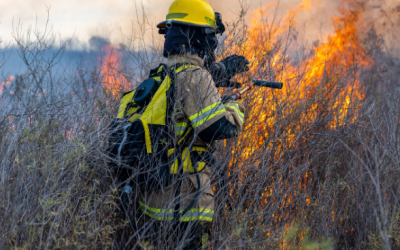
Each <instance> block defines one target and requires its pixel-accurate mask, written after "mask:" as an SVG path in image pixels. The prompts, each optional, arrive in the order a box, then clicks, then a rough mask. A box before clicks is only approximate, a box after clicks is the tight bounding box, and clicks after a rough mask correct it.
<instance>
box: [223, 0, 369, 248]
mask: <svg viewBox="0 0 400 250" xmlns="http://www.w3.org/2000/svg"><path fill="white" fill-rule="evenodd" d="M350 1H351V0H350ZM342 3H343V2H342ZM342 5H343V4H342ZM269 7H271V5H269V6H268V7H265V8H261V9H260V10H258V11H256V12H255V13H254V14H253V22H252V26H251V27H250V29H249V32H248V39H247V40H245V41H244V42H241V43H240V42H239V43H236V45H237V46H236V47H233V48H232V47H229V48H228V51H227V53H228V54H239V55H243V56H245V57H246V58H247V59H249V61H250V62H252V65H251V69H250V72H249V74H248V75H247V76H245V77H243V79H242V80H243V81H250V80H251V79H252V78H253V77H254V76H256V77H259V78H264V79H270V80H276V81H282V82H284V89H282V90H280V91H277V90H269V89H261V88H256V89H255V90H252V91H251V92H249V93H247V95H246V96H245V98H244V99H245V101H246V104H247V105H246V106H247V110H246V114H247V119H246V123H245V125H244V129H243V132H242V134H241V136H240V138H239V140H238V143H237V144H235V145H234V147H233V151H232V153H233V157H232V161H231V163H230V168H231V171H232V172H236V173H238V175H239V181H240V182H243V183H244V182H245V180H246V178H247V177H249V174H248V172H249V171H248V170H247V166H248V165H250V164H251V165H252V166H260V167H263V164H262V163H261V162H260V160H259V159H260V158H262V157H261V156H260V155H261V154H262V153H263V152H265V150H266V149H267V150H270V151H272V152H274V153H273V154H272V155H273V157H272V158H271V159H268V160H269V161H270V162H272V163H274V162H275V163H277V162H278V163H279V161H283V160H281V159H282V157H283V154H284V153H285V151H286V150H289V149H291V148H293V147H296V145H297V144H298V143H299V142H298V141H297V140H298V137H299V135H301V134H302V133H303V131H304V130H306V129H307V128H308V127H309V126H310V125H313V126H315V124H318V126H319V127H320V128H321V129H322V130H327V129H337V128H339V127H341V126H345V125H347V124H351V123H354V122H355V121H356V120H357V111H358V110H359V108H358V107H360V103H361V101H362V100H363V98H364V92H363V88H362V84H361V82H360V80H359V73H358V72H359V69H363V68H367V67H368V66H369V65H371V64H372V63H373V60H372V59H371V58H370V57H369V56H368V53H367V52H366V50H365V49H364V48H363V46H362V45H361V44H362V42H361V38H360V36H359V34H358V31H359V30H358V27H359V26H358V25H359V16H360V14H361V13H363V11H364V10H363V8H362V7H361V6H358V7H359V8H356V9H355V10H351V11H350V10H348V9H346V8H344V7H343V6H342V7H340V9H339V11H340V16H338V17H333V18H332V22H333V25H334V30H335V32H334V33H333V34H331V35H329V36H328V37H326V39H325V40H324V41H322V42H320V43H319V44H317V45H315V46H314V47H313V48H312V49H311V53H310V54H308V55H303V56H302V57H301V60H299V59H298V58H297V59H296V60H295V58H294V57H293V56H291V54H295V53H296V52H297V51H296V49H295V48H293V47H291V46H289V45H287V44H288V43H290V35H291V32H292V29H293V26H295V16H296V14H297V13H298V12H299V11H300V10H304V11H308V10H310V9H311V7H312V6H311V3H310V0H305V1H303V3H302V4H301V5H300V6H299V7H297V8H296V9H294V10H290V11H288V14H287V16H286V17H285V18H284V19H283V22H282V23H283V24H271V23H267V22H265V21H264V18H263V17H264V16H268V15H267V14H268V8H269ZM227 43H228V44H233V43H235V38H234V37H230V38H228V39H227ZM319 121H322V122H319ZM273 135H276V136H273ZM271 138H272V139H271ZM264 164H265V163H264ZM272 165H275V164H271V166H272ZM287 165H288V168H289V169H295V168H296V163H290V164H289V163H288V164H287ZM271 171H275V172H274V173H272V174H271V181H270V182H269V184H267V186H266V187H265V188H264V192H263V193H262V194H261V197H262V206H264V207H265V206H267V204H269V206H271V204H272V207H273V206H274V204H275V202H276V197H277V196H278V197H281V198H282V200H281V202H280V205H279V207H278V208H277V209H276V212H274V213H273V215H274V216H273V223H279V222H281V221H286V222H287V221H290V220H291V219H293V216H294V215H293V213H289V211H290V209H289V208H292V209H296V204H293V202H294V200H296V199H297V198H296V196H297V197H298V196H299V195H300V194H299V193H298V192H297V191H298V190H295V191H293V190H292V189H290V188H289V185H288V186H287V190H274V189H273V188H271V187H273V186H274V185H276V184H280V185H282V186H285V185H287V182H288V179H287V178H285V176H283V174H282V173H281V171H279V170H273V169H272V167H271ZM229 175H231V173H230V174H229ZM253 176H254V174H253ZM272 177H273V178H272ZM283 180H286V181H283ZM290 181H291V182H292V184H293V183H297V184H296V185H295V186H296V187H299V192H300V193H302V194H301V195H302V196H303V199H304V204H305V205H306V206H309V205H310V204H311V205H315V206H318V204H317V203H316V202H314V201H313V198H312V197H309V194H307V192H306V187H307V185H309V184H310V183H311V182H312V172H311V170H310V171H309V172H307V173H305V174H304V175H303V176H300V178H298V180H290ZM285 192H286V193H285ZM230 193H231V196H233V194H234V193H235V192H234V191H233V190H231V192H230ZM233 199H234V197H233ZM282 211H287V212H285V213H284V212H282ZM335 220H337V218H336V216H335V211H334V209H333V206H332V223H334V222H335ZM286 225H287V224H286ZM271 228H273V225H272V224H271ZM283 248H285V247H283Z"/></svg>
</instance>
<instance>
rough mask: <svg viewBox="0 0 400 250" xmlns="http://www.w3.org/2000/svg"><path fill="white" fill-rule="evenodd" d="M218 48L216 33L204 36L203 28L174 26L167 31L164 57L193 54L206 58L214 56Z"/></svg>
mask: <svg viewBox="0 0 400 250" xmlns="http://www.w3.org/2000/svg"><path fill="white" fill-rule="evenodd" d="M217 46H218V43H217V39H216V35H215V33H212V34H203V33H202V29H201V28H197V27H189V26H185V25H177V24H173V25H172V27H170V28H169V29H167V31H166V36H165V43H164V52H163V55H164V57H168V56H169V55H177V54H182V53H192V54H197V55H199V56H200V57H201V58H204V57H205V56H206V55H211V54H214V50H215V49H216V48H217Z"/></svg>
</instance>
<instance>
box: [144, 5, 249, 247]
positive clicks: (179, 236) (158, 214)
mask: <svg viewBox="0 0 400 250" xmlns="http://www.w3.org/2000/svg"><path fill="white" fill-rule="evenodd" d="M157 27H158V28H159V29H160V34H164V35H165V43H164V52H163V54H164V57H166V58H167V63H166V64H167V66H168V67H171V66H173V65H176V64H177V63H184V64H190V65H191V67H189V68H187V69H185V70H182V71H181V72H179V74H176V78H175V96H174V98H175V108H174V113H173V122H174V132H175V135H174V136H175V140H176V141H180V140H181V139H183V138H184V137H185V136H186V134H187V133H188V131H193V134H192V135H193V136H192V138H193V139H192V140H191V143H189V144H190V145H187V147H185V148H184V149H183V150H182V152H179V153H182V157H181V162H180V163H181V164H179V163H178V161H175V163H174V164H172V165H171V167H170V173H171V174H173V175H177V174H178V172H179V171H180V169H179V168H180V166H182V171H183V172H184V174H183V175H182V178H181V179H180V182H179V185H178V184H177V183H178V182H174V183H173V184H171V185H169V186H167V187H165V188H163V189H162V190H159V191H153V192H144V193H142V194H140V197H139V199H138V200H139V206H140V209H141V210H142V211H143V212H144V213H145V214H146V215H147V216H149V217H150V218H152V219H153V220H155V221H157V223H156V224H157V225H158V228H159V230H160V232H159V233H158V234H155V235H154V236H153V239H154V241H153V244H158V245H156V246H155V247H156V248H158V249H172V248H173V249H201V247H202V246H204V244H205V242H207V237H208V233H209V232H210V228H211V223H212V220H213V217H214V207H215V205H214V193H213V190H212V187H211V183H210V179H211V174H212V168H218V166H213V165H212V164H213V163H212V162H213V160H212V153H213V143H214V142H215V141H216V140H221V139H226V138H232V137H236V136H238V134H239V132H240V131H241V129H242V127H243V119H244V106H243V105H242V104H240V103H236V102H229V103H225V104H224V103H222V102H221V96H220V95H219V93H218V89H217V88H216V87H221V86H225V87H226V86H235V87H238V86H240V84H238V83H236V82H233V81H231V77H233V75H235V74H237V73H241V72H244V71H246V70H248V67H247V64H248V61H247V60H246V59H245V58H244V57H241V56H236V55H235V56H231V57H228V58H226V59H225V60H222V61H221V62H218V63H216V62H215V56H214V50H215V49H216V47H217V43H218V40H217V39H216V34H217V33H218V34H221V33H223V31H224V29H225V28H224V27H223V24H222V22H221V17H220V15H219V14H218V13H215V12H214V10H213V8H212V7H211V6H210V5H209V4H208V3H207V2H205V1H203V0H175V1H174V2H173V3H172V4H171V6H170V8H169V12H168V14H167V16H166V20H165V21H163V22H161V23H160V24H158V25H157ZM189 128H190V129H189ZM173 153H174V149H172V150H170V151H169V152H168V154H173ZM194 168H196V170H197V171H195V169H194ZM196 172H197V174H196ZM198 180H200V183H199V182H198ZM177 186H179V187H177ZM199 188H200V190H199ZM176 190H178V191H176ZM199 191H200V192H199ZM176 192H178V195H175V194H176ZM193 201H195V203H194V204H193ZM191 204H192V205H191ZM190 205H191V208H190V209H189V210H188V211H186V213H185V214H183V215H180V214H179V213H180V212H182V210H184V209H185V208H187V207H190ZM177 209H178V210H177ZM177 216H178V217H177ZM176 217H177V218H178V220H177V221H178V222H177V224H178V226H176V227H167V226H166V225H167V224H168V221H171V220H174V218H175V219H176ZM166 228H168V229H167V230H165V229H166ZM163 229H164V230H163ZM162 231H164V232H165V231H167V234H169V236H168V237H167V238H168V240H167V241H166V242H163V243H161V242H160V240H157V239H156V238H157V237H159V236H160V235H161V232H162ZM154 237H156V238H154ZM169 240H170V241H169ZM171 242H173V243H171ZM174 244H175V245H174Z"/></svg>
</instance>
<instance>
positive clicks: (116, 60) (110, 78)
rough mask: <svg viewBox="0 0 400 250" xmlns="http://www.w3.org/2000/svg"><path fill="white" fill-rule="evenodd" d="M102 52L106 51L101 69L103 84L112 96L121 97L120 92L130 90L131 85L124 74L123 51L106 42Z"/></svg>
mask: <svg viewBox="0 0 400 250" xmlns="http://www.w3.org/2000/svg"><path fill="white" fill-rule="evenodd" d="M101 52H105V57H104V61H103V65H102V71H101V73H102V82H103V86H104V88H105V89H106V91H109V92H110V93H111V94H112V96H114V97H117V98H119V96H120V95H119V94H120V93H121V92H123V91H126V90H128V88H129V86H130V83H129V81H128V79H126V77H125V76H124V75H123V70H122V64H121V59H122V56H123V53H122V52H121V51H119V50H118V49H116V48H115V47H114V46H113V45H111V44H110V43H107V44H105V45H104V46H103V47H102V48H101Z"/></svg>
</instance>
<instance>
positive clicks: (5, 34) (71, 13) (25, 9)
mask: <svg viewBox="0 0 400 250" xmlns="http://www.w3.org/2000/svg"><path fill="white" fill-rule="evenodd" d="M209 2H210V3H211V4H212V6H213V7H214V9H215V10H217V11H219V12H221V13H222V14H223V17H224V19H225V20H233V19H234V17H235V13H237V12H238V11H239V6H240V4H239V0H210V1H209ZM248 2H249V4H250V11H249V14H248V20H250V19H251V13H252V12H254V11H255V10H256V9H258V8H259V7H260V6H266V5H268V4H271V3H275V2H277V1H276V0H262V1H261V0H251V1H248ZM317 2H320V1H317ZM171 3H172V0H142V1H140V0H136V1H135V0H68V1H65V0H1V1H0V36H1V38H2V40H3V41H4V43H6V42H10V41H12V40H13V38H12V22H13V20H14V25H15V24H17V23H18V21H21V23H22V24H23V28H24V29H26V28H27V27H28V26H30V25H34V24H35V22H36V18H37V20H38V23H39V27H43V25H44V22H45V20H46V15H47V13H46V9H47V6H48V7H50V24H51V26H52V27H53V28H54V30H55V31H57V32H58V33H60V35H61V36H62V37H63V38H67V37H71V36H72V35H74V37H75V38H76V39H77V40H79V41H81V42H82V43H87V41H88V40H89V38H90V37H92V36H103V37H107V38H110V39H111V40H113V41H118V40H120V39H121V32H120V29H119V28H121V29H122V31H123V33H124V34H126V33H129V31H130V30H131V27H132V22H133V23H135V22H136V18H137V14H136V13H137V11H138V12H139V13H141V8H142V6H143V8H144V12H145V13H146V15H147V16H148V19H149V20H150V21H151V22H152V23H154V24H156V23H157V22H159V21H162V20H164V19H165V15H166V12H167V10H168V6H169V5H170V4H171ZM300 3H301V0H281V5H280V9H281V11H282V12H285V10H287V9H290V8H293V7H295V6H298V5H299V4H300ZM141 5H142V6H141ZM299 14H300V16H301V13H299ZM308 16H310V15H308ZM320 21H323V22H327V21H328V22H329V19H327V20H320ZM4 43H3V45H4Z"/></svg>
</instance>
